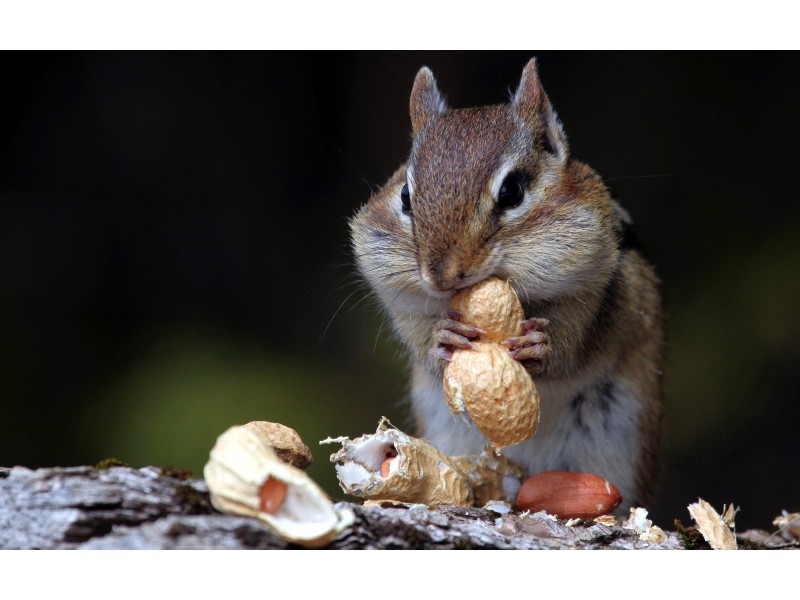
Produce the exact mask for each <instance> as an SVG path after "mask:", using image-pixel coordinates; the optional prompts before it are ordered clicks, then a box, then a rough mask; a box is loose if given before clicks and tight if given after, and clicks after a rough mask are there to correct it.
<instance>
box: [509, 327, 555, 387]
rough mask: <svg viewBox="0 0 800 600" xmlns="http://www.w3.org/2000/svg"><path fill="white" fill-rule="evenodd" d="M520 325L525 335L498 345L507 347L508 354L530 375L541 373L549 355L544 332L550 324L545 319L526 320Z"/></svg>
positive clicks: (547, 336) (547, 338)
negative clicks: (523, 328)
mask: <svg viewBox="0 0 800 600" xmlns="http://www.w3.org/2000/svg"><path fill="white" fill-rule="evenodd" d="M522 324H523V326H524V327H525V333H523V334H522V335H521V336H517V337H512V338H508V339H507V340H503V341H502V342H500V343H501V344H503V345H504V346H508V353H509V354H510V355H511V356H512V357H513V358H515V359H516V360H518V361H520V362H521V363H523V364H524V366H525V368H526V369H527V370H528V371H529V372H530V373H534V374H535V373H541V372H542V371H544V361H545V360H546V358H547V355H548V354H550V336H549V335H548V334H547V332H546V331H545V329H547V326H548V325H549V324H550V322H549V321H548V320H547V319H526V320H525V321H523V322H522Z"/></svg>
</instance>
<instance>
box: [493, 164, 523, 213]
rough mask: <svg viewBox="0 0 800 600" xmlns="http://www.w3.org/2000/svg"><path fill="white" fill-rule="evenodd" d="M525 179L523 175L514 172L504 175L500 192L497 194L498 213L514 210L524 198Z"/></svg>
mask: <svg viewBox="0 0 800 600" xmlns="http://www.w3.org/2000/svg"><path fill="white" fill-rule="evenodd" d="M526 183H527V178H526V176H525V174H524V173H519V172H517V171H514V172H513V173H509V174H508V175H506V178H505V179H504V180H503V185H501V186H500V191H499V192H498V193H497V209H498V210H500V211H503V210H507V209H509V208H516V207H517V206H519V205H520V204H522V200H523V198H525V184H526Z"/></svg>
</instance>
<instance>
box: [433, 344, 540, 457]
mask: <svg viewBox="0 0 800 600" xmlns="http://www.w3.org/2000/svg"><path fill="white" fill-rule="evenodd" d="M475 345H476V346H477V347H478V349H477V350H457V351H456V352H454V353H453V358H452V360H451V361H450V363H449V364H448V365H447V368H446V369H445V372H444V394H445V398H447V400H448V405H449V406H450V410H451V411H452V412H458V411H459V409H460V408H461V407H463V409H466V411H467V412H469V415H470V417H472V421H473V422H474V423H475V425H476V426H477V427H478V429H480V430H481V432H482V433H483V434H484V435H485V436H486V437H487V438H489V441H490V442H491V445H492V447H493V448H494V449H495V450H500V449H502V448H504V447H506V446H511V445H513V444H518V443H520V442H524V441H525V440H527V439H530V438H531V437H532V436H533V434H535V433H536V429H537V427H538V426H539V393H538V391H537V390H536V386H534V384H533V380H532V379H531V377H530V375H528V372H527V371H526V370H525V367H523V366H522V365H521V364H520V363H519V362H518V361H516V360H514V359H513V358H511V356H510V355H509V353H508V350H507V349H506V348H505V347H503V346H500V345H499V344H495V343H492V342H476V343H475Z"/></svg>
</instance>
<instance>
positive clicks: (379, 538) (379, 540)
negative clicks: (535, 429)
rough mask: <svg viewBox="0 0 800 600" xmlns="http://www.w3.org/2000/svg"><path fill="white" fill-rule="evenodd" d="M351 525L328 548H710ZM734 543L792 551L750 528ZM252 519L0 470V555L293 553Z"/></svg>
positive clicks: (167, 494)
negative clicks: (191, 551) (133, 551)
mask: <svg viewBox="0 0 800 600" xmlns="http://www.w3.org/2000/svg"><path fill="white" fill-rule="evenodd" d="M351 506H352V508H353V510H354V512H355V514H356V521H355V523H354V524H353V525H352V526H351V527H349V528H348V529H346V530H345V531H343V532H342V533H341V534H340V535H339V536H338V537H337V538H336V539H335V540H334V541H333V542H332V543H331V544H330V545H329V546H328V548H331V549H337V548H338V549H358V548H364V549H377V548H407V549H435V548H445V549H459V548H463V549H548V548H553V549H557V548H584V549H682V548H687V547H698V548H702V547H706V548H707V547H708V545H707V544H705V542H704V541H703V539H702V537H701V536H699V534H698V532H697V531H696V530H694V529H693V528H691V527H689V528H684V529H682V530H681V531H679V532H667V539H666V541H664V542H646V541H642V540H640V539H639V537H638V535H637V534H636V533H635V532H634V531H633V530H631V529H626V528H624V527H621V526H618V525H614V526H607V525H602V524H599V523H594V522H584V521H582V522H580V523H577V524H574V525H567V524H566V523H565V522H563V521H558V520H556V519H554V518H552V517H547V516H539V515H524V514H523V515H520V514H517V513H513V512H510V513H507V514H499V513H497V512H493V511H490V510H486V509H477V508H455V507H443V508H438V509H428V508H425V507H423V506H412V507H402V508H401V507H371V508H365V507H363V506H360V505H356V504H351ZM738 538H739V542H740V547H760V548H786V547H791V548H798V547H800V543H799V542H798V541H797V540H795V541H792V542H787V541H786V540H784V539H783V538H781V537H780V536H778V535H774V534H770V533H768V532H764V531H750V532H745V533H743V534H740V535H739V536H738ZM296 547H297V546H294V545H293V544H290V543H288V542H286V541H285V540H283V539H281V538H280V537H278V536H276V535H275V534H273V533H272V532H271V531H270V529H269V528H268V527H267V526H266V525H265V524H264V523H262V522H260V521H258V520H257V519H251V518H246V517H238V516H231V515H224V514H221V513H219V512H217V511H216V510H214V508H213V507H212V506H211V503H210V501H209V496H208V489H207V487H206V485H205V483H204V482H203V481H199V480H193V479H186V478H183V477H182V476H181V474H180V473H176V472H171V471H169V470H165V469H160V468H158V467H145V468H142V469H133V468H131V467H124V466H114V467H109V468H106V469H97V468H94V467H86V466H84V467H67V468H60V467H56V468H46V469H37V470H31V469H27V468H25V467H14V468H11V469H7V468H0V549H37V548H41V549H72V548H74V549H248V548H261V549H267V548H275V549H289V548H296Z"/></svg>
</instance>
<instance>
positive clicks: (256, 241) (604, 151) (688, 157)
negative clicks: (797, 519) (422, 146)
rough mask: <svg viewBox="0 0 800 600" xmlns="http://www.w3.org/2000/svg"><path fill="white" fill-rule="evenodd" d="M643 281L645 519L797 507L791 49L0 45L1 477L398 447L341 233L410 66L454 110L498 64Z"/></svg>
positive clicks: (795, 131) (389, 376)
mask: <svg viewBox="0 0 800 600" xmlns="http://www.w3.org/2000/svg"><path fill="white" fill-rule="evenodd" d="M532 55H537V56H539V59H540V70H541V76H542V79H543V81H544V84H545V87H546V89H547V91H548V93H549V95H550V98H551V100H552V101H553V104H554V106H555V107H556V110H557V111H558V113H559V115H560V117H561V119H562V120H563V122H564V124H565V128H566V131H567V134H568V136H569V138H570V142H571V148H572V153H573V155H574V156H576V157H578V158H580V159H582V160H585V161H586V162H588V163H589V164H591V165H592V166H594V167H595V168H596V169H597V170H598V171H599V172H600V173H601V174H602V175H603V176H604V177H605V178H606V180H607V181H608V182H609V185H610V186H611V187H612V188H613V190H614V191H615V193H616V195H617V197H619V198H620V199H621V200H622V202H623V203H624V204H625V206H626V207H627V208H628V209H629V210H630V212H631V213H632V215H633V217H634V219H635V221H636V223H637V225H638V231H639V236H640V238H641V239H642V240H643V242H644V244H645V246H646V247H647V250H648V252H649V255H650V257H651V259H652V260H653V262H654V263H655V264H656V266H657V268H658V271H659V273H660V275H661V277H662V279H663V290H664V297H665V304H666V310H667V315H668V340H669V348H668V356H667V364H666V370H665V391H666V402H667V421H666V434H665V444H664V459H663V469H662V472H661V477H660V487H659V493H658V496H657V498H656V499H655V500H654V501H653V502H652V503H651V505H650V506H649V507H648V508H649V509H650V511H651V516H653V517H654V519H655V520H656V522H657V523H659V524H661V525H662V526H664V527H669V528H671V527H672V519H673V518H675V517H679V518H681V519H682V520H684V521H689V516H688V513H687V511H686V508H685V507H686V505H687V504H688V503H690V502H693V501H695V500H696V499H697V497H698V496H701V497H703V498H705V499H707V500H709V501H710V502H712V503H713V504H714V505H715V506H717V508H719V509H721V508H722V504H723V503H728V502H731V501H733V502H735V503H736V504H741V505H742V507H743V509H742V512H741V513H740V515H739V519H738V521H737V523H738V525H739V527H740V528H742V527H763V528H769V527H770V523H771V520H772V518H773V517H774V516H776V515H777V514H778V513H779V512H780V510H781V509H789V510H800V477H798V476H797V467H798V465H800V460H799V459H800V433H798V432H799V431H800V427H798V422H799V421H798V419H799V418H800V410H798V397H799V396H800V394H799V393H798V388H800V349H799V348H798V347H799V346H800V273H798V267H800V201H799V200H798V192H797V190H798V172H800V153H798V151H797V147H798V141H799V140H800V116H798V108H797V107H798V106H800V94H799V92H800V57H798V55H797V54H781V53H654V52H623V53H607V52H576V53H573V52H555V53H554V52H535V51H530V52H452V53H426V52H420V53H385V52H381V53H376V52H364V53H342V52H336V53H322V52H315V53H273V52H261V53H233V52H225V53H211V52H192V53H156V52H134V53H124V52H109V53H106V52H91V53H14V52H4V53H2V54H0V67H2V73H3V89H5V90H6V91H5V92H4V94H3V97H4V102H5V106H4V110H3V111H2V113H0V403H1V404H0V465H6V466H11V465H16V464H20V465H26V466H29V467H37V466H52V465H74V464H94V463H96V462H97V461H99V460H101V459H104V458H108V457H112V456H113V457H117V458H119V459H121V460H123V461H125V462H128V463H130V464H132V465H134V466H143V465H146V464H156V465H172V466H176V467H190V468H192V469H193V471H194V473H195V475H196V476H198V477H201V476H202V466H203V464H204V463H205V460H206V458H207V455H208V450H209V449H210V448H211V446H212V445H213V443H214V439H215V437H216V436H217V435H218V434H219V433H221V432H222V431H224V430H225V429H226V428H227V427H228V426H230V425H232V424H236V423H244V422H246V421H250V420H256V419H261V420H270V421H279V422H282V423H285V424H287V425H290V426H292V427H294V428H295V429H297V430H298V432H299V433H300V434H301V436H302V437H303V438H304V439H305V440H306V442H307V443H308V444H309V446H311V449H312V451H313V452H314V454H315V457H316V462H315V464H314V466H313V467H312V471H311V474H312V476H314V477H315V478H316V479H317V480H318V481H319V482H320V483H321V484H322V485H323V486H324V487H325V488H326V489H327V490H328V491H329V492H331V493H332V494H334V495H335V496H336V497H342V494H341V492H340V491H339V490H338V487H337V485H336V478H335V474H334V471H333V468H332V466H331V465H330V464H329V463H328V462H327V456H328V454H329V453H330V452H332V451H334V450H335V449H336V448H334V447H332V446H326V447H320V446H318V445H317V443H316V442H317V441H318V440H321V439H323V438H325V437H327V436H338V435H349V436H357V435H360V434H362V433H366V432H369V431H372V430H373V429H374V427H375V425H376V424H377V422H378V420H379V418H380V417H381V416H382V415H386V416H389V417H390V418H392V420H393V421H394V422H395V423H396V424H398V425H400V426H403V427H408V426H410V421H409V420H408V419H407V418H406V408H405V404H404V396H405V394H406V390H407V383H406V372H407V370H406V364H405V359H404V358H403V356H402V352H401V350H400V348H399V346H398V345H397V344H396V342H395V341H394V340H392V339H391V335H390V331H389V327H388V325H387V324H385V323H383V322H382V319H381V314H380V313H379V311H378V310H377V307H376V303H375V301H374V300H373V299H372V298H370V297H369V296H368V294H367V291H366V289H365V288H364V286H363V285H362V284H360V283H359V280H358V278H357V277H356V276H355V273H354V268H353V266H352V258H351V255H350V251H349V246H348V228H347V220H348V218H349V217H350V216H351V215H352V214H353V213H354V212H355V211H356V209H357V208H358V207H359V206H360V205H361V204H362V203H363V202H365V201H366V200H367V198H368V197H369V194H370V191H371V190H373V189H375V188H376V187H377V186H378V185H380V184H381V183H382V182H383V181H384V180H385V179H386V178H387V177H388V176H389V175H390V174H391V172H392V171H393V170H394V169H395V168H396V167H397V166H398V165H399V164H400V163H401V162H402V161H403V160H404V157H405V155H406V153H407V151H408V148H409V123H408V116H407V104H408V95H409V92H410V89H411V84H412V81H413V78H414V75H415V73H416V71H417V69H418V68H419V67H420V66H421V65H423V64H426V65H428V66H430V67H431V68H432V69H433V71H434V73H435V74H436V76H437V78H438V81H439V84H440V87H441V89H442V90H443V92H444V93H445V95H446V96H447V97H448V99H449V101H450V103H451V104H452V105H454V106H467V105H477V104H485V103H497V102H503V101H505V100H506V98H507V94H508V91H509V90H513V89H514V88H515V87H516V84H517V82H518V79H519V75H520V72H521V69H522V67H523V66H524V64H525V62H526V61H527V60H528V58H530V56H532Z"/></svg>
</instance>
